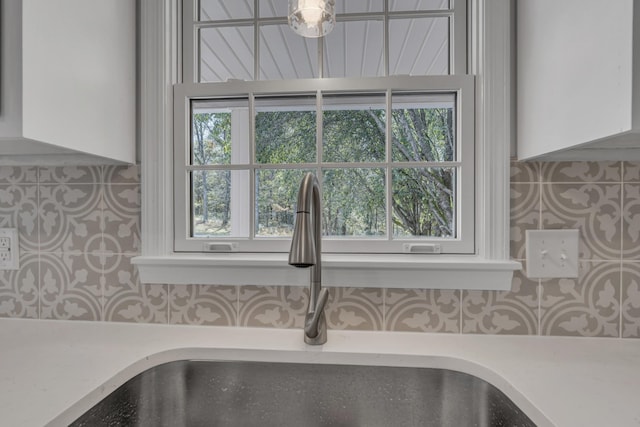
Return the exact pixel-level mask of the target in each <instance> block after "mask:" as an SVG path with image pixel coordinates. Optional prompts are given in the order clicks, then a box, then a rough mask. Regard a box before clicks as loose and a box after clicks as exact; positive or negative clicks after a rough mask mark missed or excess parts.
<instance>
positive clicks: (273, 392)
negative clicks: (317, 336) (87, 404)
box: [71, 360, 535, 427]
mask: <svg viewBox="0 0 640 427" xmlns="http://www.w3.org/2000/svg"><path fill="white" fill-rule="evenodd" d="M71 425H72V426H91V427H96V426H154V427H157V426H171V427H191V426H243V427H244V426H260V427H265V426H296V427H299V426H302V427H307V426H309V427H314V426H367V427H371V426H384V427H388V426H456V427H463V426H509V427H511V426H535V424H534V423H533V422H532V421H531V420H530V419H529V418H528V417H527V416H526V415H525V414H524V413H523V412H522V411H521V410H520V409H519V408H518V407H517V406H516V405H515V404H514V403H513V402H512V401H511V400H510V399H509V398H508V397H507V396H506V395H505V394H504V393H502V392H501V391H500V390H498V389H497V388H496V387H494V386H493V385H491V384H489V383H487V382H486V381H484V380H481V379H479V378H477V377H474V376H472V375H468V374H464V373H460V372H456V371H451V370H446V369H432V368H411V367H385V366H356V365H327V364H303V363H273V362H244V361H200V360H187V361H176V362H170V363H166V364H163V365H159V366H156V367H153V368H150V369H148V370H146V371H144V372H142V373H141V374H139V375H137V376H135V377H133V378H132V379H130V380H129V381H127V382H126V383H125V384H123V385H122V386H120V387H119V388H118V389H116V390H115V391H114V392H112V393H111V394H110V395H108V396H107V397H105V398H104V399H103V400H102V401H100V402H99V403H97V404H96V405H95V406H94V407H92V408H91V409H90V410H88V411H87V412H86V413H84V414H83V415H82V416H81V417H80V418H78V419H77V420H76V421H74V422H73V423H72V424H71Z"/></svg>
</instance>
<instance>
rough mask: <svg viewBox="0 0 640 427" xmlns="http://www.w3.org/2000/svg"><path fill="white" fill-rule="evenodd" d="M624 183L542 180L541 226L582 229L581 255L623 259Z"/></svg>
mask: <svg viewBox="0 0 640 427" xmlns="http://www.w3.org/2000/svg"><path fill="white" fill-rule="evenodd" d="M621 190H622V187H621V184H591V183H587V184H543V185H542V215H541V216H542V228H543V229H557V228H569V229H579V230H580V248H579V252H580V253H579V257H580V259H600V260H612V259H620V256H621V246H622V234H621V220H622V219H621V203H622V200H621Z"/></svg>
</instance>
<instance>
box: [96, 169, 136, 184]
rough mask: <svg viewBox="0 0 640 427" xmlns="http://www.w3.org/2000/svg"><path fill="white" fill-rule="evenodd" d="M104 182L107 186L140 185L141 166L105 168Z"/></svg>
mask: <svg viewBox="0 0 640 427" xmlns="http://www.w3.org/2000/svg"><path fill="white" fill-rule="evenodd" d="M104 182H105V184H140V166H137V165H129V166H117V165H108V166H105V167H104Z"/></svg>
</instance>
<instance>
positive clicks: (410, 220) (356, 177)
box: [192, 108, 456, 237]
mask: <svg viewBox="0 0 640 427" xmlns="http://www.w3.org/2000/svg"><path fill="white" fill-rule="evenodd" d="M385 115H386V114H385V111H384V110H381V109H373V108H372V109H362V110H346V109H345V110H327V111H324V112H323V141H322V143H323V147H322V149H323V151H322V155H323V161H325V162H333V163H344V167H340V168H323V170H322V180H323V184H322V185H323V209H324V212H323V229H324V234H325V235H330V236H367V235H384V234H385V233H386V231H387V227H388V226H390V225H387V224H386V221H387V215H386V202H385V201H386V197H387V196H386V194H387V191H386V178H385V176H386V173H387V172H385V169H384V168H381V167H373V168H362V167H359V168H350V167H349V163H352V162H367V163H376V162H384V161H385V158H386V148H385V139H386V119H387V118H386V117H385ZM391 120H392V121H391V134H392V141H391V157H392V160H393V162H394V166H393V168H392V170H391V171H389V172H388V173H391V181H392V189H391V197H392V200H391V209H392V215H391V216H392V221H393V224H392V226H393V234H394V235H395V236H399V237H407V236H434V237H455V228H454V225H455V221H454V212H455V207H454V200H455V192H454V189H455V177H456V174H455V168H446V167H416V165H415V164H412V165H406V166H403V163H406V162H444V161H452V160H454V159H455V136H454V129H455V124H454V112H453V110H452V109H450V108H407V109H398V108H396V109H394V110H393V111H392V114H391ZM255 130H256V132H255V134H256V143H255V150H256V151H255V158H256V161H257V163H259V164H268V165H274V164H275V165H280V164H300V163H314V162H316V113H315V112H313V111H305V110H303V111H280V110H278V111H260V112H259V113H258V114H257V115H256V117H255ZM192 153H193V154H192V156H193V159H192V160H193V164H194V165H212V164H217V165H226V164H230V162H231V114H230V113H221V112H218V113H198V114H194V116H193V137H192ZM305 172H306V170H302V169H285V168H282V169H270V168H269V169H258V170H256V175H255V180H256V181H255V184H256V185H255V188H256V200H255V202H256V206H255V217H256V225H255V228H256V229H255V231H256V234H257V235H258V236H282V235H290V234H291V230H292V227H293V221H294V216H295V215H294V213H295V211H294V208H295V203H296V196H297V191H298V185H299V183H300V180H301V179H302V176H303V175H304V173H305ZM247 191H248V189H247ZM192 194H193V201H192V202H193V215H194V225H193V228H194V235H197V236H215V235H228V234H229V232H230V224H229V221H230V205H231V202H230V198H231V174H230V172H229V171H206V170H196V171H194V172H193V174H192Z"/></svg>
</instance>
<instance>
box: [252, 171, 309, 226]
mask: <svg viewBox="0 0 640 427" xmlns="http://www.w3.org/2000/svg"><path fill="white" fill-rule="evenodd" d="M307 172H309V171H308V170H302V169H261V170H257V171H256V229H255V232H256V236H258V237H290V236H292V235H293V224H294V220H295V214H296V212H295V205H296V201H297V198H298V188H299V187H300V182H301V181H302V178H303V177H304V175H305V174H306V173H307Z"/></svg>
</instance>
